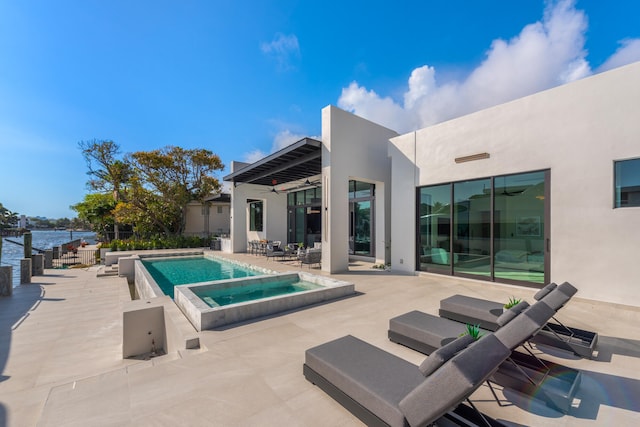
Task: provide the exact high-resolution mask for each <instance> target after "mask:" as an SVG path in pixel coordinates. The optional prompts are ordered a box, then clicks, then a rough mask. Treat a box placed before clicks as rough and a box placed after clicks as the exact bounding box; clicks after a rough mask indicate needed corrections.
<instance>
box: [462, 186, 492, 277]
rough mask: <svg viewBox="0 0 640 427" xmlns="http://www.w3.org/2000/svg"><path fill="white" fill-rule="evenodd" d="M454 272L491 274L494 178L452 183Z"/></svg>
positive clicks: (487, 275)
mask: <svg viewBox="0 0 640 427" xmlns="http://www.w3.org/2000/svg"><path fill="white" fill-rule="evenodd" d="M453 194H454V197H455V203H454V205H453V254H454V255H453V272H454V274H457V275H460V274H462V275H480V276H486V277H490V276H491V221H490V218H491V180H490V179H477V180H474V181H465V182H456V183H455V184H453Z"/></svg>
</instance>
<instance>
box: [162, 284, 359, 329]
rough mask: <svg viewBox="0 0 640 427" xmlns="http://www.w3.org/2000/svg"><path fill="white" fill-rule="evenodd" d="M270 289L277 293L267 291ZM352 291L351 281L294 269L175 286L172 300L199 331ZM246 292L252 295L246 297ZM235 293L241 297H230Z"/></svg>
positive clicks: (353, 288)
mask: <svg viewBox="0 0 640 427" xmlns="http://www.w3.org/2000/svg"><path fill="white" fill-rule="evenodd" d="M293 288H297V289H293ZM276 289H277V290H278V291H277V292H276ZM272 292H273V293H278V295H270V294H271V293H272ZM354 293H355V286H354V284H353V283H349V282H344V281H341V280H335V279H331V278H329V277H324V276H317V275H314V274H309V273H305V272H298V273H282V274H273V275H268V276H266V275H265V276H254V277H246V278H242V279H231V280H224V281H218V282H212V283H199V284H193V285H181V286H176V287H175V298H174V301H175V303H176V304H177V305H178V307H180V309H181V310H182V312H183V313H184V314H185V316H186V317H187V318H188V319H189V321H190V322H191V323H192V324H193V326H194V327H195V328H196V329H197V330H198V331H202V330H206V329H214V328H217V327H220V326H224V325H228V324H231V323H237V322H242V321H245V320H251V319H255V318H258V317H262V316H267V315H271V314H276V313H281V312H283V311H288V310H293V309H296V308H300V307H304V306H307V305H311V304H316V303H319V302H323V301H329V300H332V299H337V298H342V297H345V296H349V295H353V294H354ZM248 295H251V296H252V297H254V298H256V299H250V298H247V296H248ZM235 297H239V299H240V300H241V301H237V300H236V301H232V300H230V299H231V298H235ZM219 301H223V302H225V304H220V303H219Z"/></svg>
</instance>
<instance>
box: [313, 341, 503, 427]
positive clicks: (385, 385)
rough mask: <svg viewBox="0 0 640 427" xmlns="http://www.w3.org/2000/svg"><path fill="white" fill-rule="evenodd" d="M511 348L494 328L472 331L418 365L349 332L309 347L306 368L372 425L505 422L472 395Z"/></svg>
mask: <svg viewBox="0 0 640 427" xmlns="http://www.w3.org/2000/svg"><path fill="white" fill-rule="evenodd" d="M510 353H511V351H510V350H509V348H508V347H506V346H505V345H504V344H503V343H502V342H501V340H500V339H499V338H498V337H496V336H495V335H494V334H492V333H489V334H487V335H485V336H484V337H482V338H480V339H479V340H477V341H475V340H474V339H473V338H472V337H470V336H468V335H467V336H464V337H460V338H458V339H456V340H454V341H453V342H451V343H450V344H449V345H447V346H445V347H443V348H442V349H440V351H438V352H436V353H434V354H432V355H431V356H429V357H427V358H426V359H425V361H424V362H423V363H422V364H421V365H420V366H416V365H414V364H412V363H410V362H408V361H406V360H404V359H402V358H400V357H397V356H395V355H393V354H391V353H388V352H386V351H384V350H382V349H380V348H378V347H375V346H373V345H371V344H368V343H366V342H365V341H362V340H360V339H358V338H356V337H353V336H351V335H347V336H345V337H342V338H338V339H336V340H333V341H330V342H328V343H325V344H322V345H319V346H316V347H313V348H310V349H308V350H307V351H306V353H305V363H304V366H303V372H304V375H305V378H306V379H307V380H309V381H310V382H312V383H313V384H316V385H317V386H318V387H320V388H321V389H322V390H323V391H325V392H326V393H327V394H328V395H329V396H331V397H332V398H333V399H335V400H336V401H337V402H338V403H340V404H341V405H343V406H344V407H345V408H346V409H348V410H349V411H350V412H352V413H353V414H354V415H355V416H357V417H358V418H359V419H360V420H362V421H363V422H364V423H365V424H367V425H369V426H427V425H431V424H432V423H436V424H437V425H466V426H471V425H486V426H500V425H502V424H500V423H499V422H497V421H495V420H492V419H490V418H488V417H486V416H484V415H482V414H480V413H479V412H478V411H477V410H475V407H474V405H473V403H471V401H470V400H469V396H470V395H471V394H472V393H473V392H474V391H475V390H476V389H477V388H478V387H479V386H480V385H481V384H482V383H483V382H484V381H486V380H487V379H488V378H489V377H490V376H491V375H492V374H493V372H494V371H495V370H496V369H497V368H498V366H500V364H502V363H503V362H504V361H505V360H506V359H507V357H509V355H510ZM465 400H466V401H467V402H468V403H469V405H470V407H469V406H466V405H464V404H463V403H462V402H463V401H465Z"/></svg>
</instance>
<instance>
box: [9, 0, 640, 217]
mask: <svg viewBox="0 0 640 427" xmlns="http://www.w3.org/2000/svg"><path fill="white" fill-rule="evenodd" d="M638 16H640V2H637V1H635V0H628V1H617V0H612V1H606V2H605V1H600V0H583V1H580V0H577V1H554V2H545V1H532V0H531V1H512V0H486V1H482V2H479V1H472V0H468V1H461V0H449V1H446V2H442V1H438V2H436V1H398V2H389V1H372V0H367V1H348V0H340V1H333V0H324V1H322V2H320V1H304V0H299V1H295V0H282V1H277V2H276V1H251V2H238V1H226V0H201V1H179V2H178V1H147V0H140V1H133V2H132V1H118V0H114V1H109V2H106V1H97V0H96V1H64V0H58V1H55V2H50V1H45V0H38V1H36V0H22V1H9V0H0V156H1V157H0V203H3V205H4V206H5V207H6V208H8V209H10V210H12V211H16V212H18V213H20V214H26V215H29V216H36V215H40V216H47V217H50V218H60V217H73V216H75V213H74V212H73V211H72V210H71V209H69V206H70V205H72V204H75V203H77V202H80V201H82V199H83V197H84V194H85V193H86V192H87V190H86V186H85V183H86V181H87V178H88V177H87V175H86V165H85V163H84V160H83V158H82V156H81V154H80V150H79V149H78V142H79V141H83V140H92V139H94V138H96V139H111V140H113V141H115V142H116V143H118V144H119V145H120V146H121V148H122V151H123V152H125V153H126V152H134V151H139V150H152V149H156V148H161V147H164V146H167V145H178V146H182V147H185V148H196V147H204V148H207V149H210V150H212V151H213V152H215V153H217V154H218V155H219V156H220V157H221V158H222V161H223V162H224V163H225V165H230V164H231V161H232V160H240V161H250V160H256V159H257V158H260V157H261V156H264V155H267V154H269V153H271V152H273V151H274V150H277V149H279V148H282V147H283V146H285V145H287V144H289V143H292V142H294V141H296V140H298V139H300V138H302V137H304V136H319V135H320V133H321V122H320V110H321V109H322V108H323V107H325V106H327V105H329V104H332V105H337V106H339V107H341V108H344V109H346V110H348V111H351V112H354V113H356V114H358V115H361V116H363V117H366V118H368V119H370V120H373V121H376V122H379V123H381V124H383V125H385V126H387V127H390V128H392V129H394V130H396V131H398V132H400V133H403V132H408V131H411V130H413V129H416V128H421V127H424V126H428V125H429V124H432V123H436V122H439V121H443V120H447V119H449V118H452V117H456V116H459V115H462V114H466V113H469V112H471V111H474V110H477V109H481V108H486V107H488V106H490V105H495V104H497V103H501V102H505V101H508V100H511V99H515V98H518V97H521V96H525V95H528V94H530V93H534V92H538V91H540V90H544V89H547V88H550V87H553V86H557V85H560V84H564V83H567V82H570V81H572V80H576V79H579V78H583V77H586V76H588V75H591V74H594V73H598V72H601V71H604V70H606V69H609V68H614V67H616V66H620V65H623V64H627V63H630V62H635V61H638V60H640V25H638V22H639V21H638ZM228 172H229V171H228V170H225V171H224V172H223V173H221V174H220V176H219V178H222V176H224V175H226V174H227V173H228Z"/></svg>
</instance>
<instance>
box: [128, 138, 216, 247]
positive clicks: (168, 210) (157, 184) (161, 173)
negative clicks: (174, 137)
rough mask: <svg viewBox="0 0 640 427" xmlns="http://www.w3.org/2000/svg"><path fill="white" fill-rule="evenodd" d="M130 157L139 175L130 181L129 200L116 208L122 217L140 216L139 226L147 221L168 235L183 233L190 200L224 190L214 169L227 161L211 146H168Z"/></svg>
mask: <svg viewBox="0 0 640 427" xmlns="http://www.w3.org/2000/svg"><path fill="white" fill-rule="evenodd" d="M128 159H129V160H130V162H131V164H132V167H133V171H134V174H135V176H134V177H133V179H131V180H130V181H129V189H128V197H127V200H126V201H125V202H123V203H121V204H119V205H118V207H117V209H116V211H117V217H118V218H119V219H122V220H124V219H127V220H136V228H137V229H140V227H141V226H142V225H143V224H144V226H145V228H149V227H152V228H155V229H157V230H161V231H162V232H164V233H165V234H167V235H170V234H181V233H182V232H183V230H184V227H185V222H186V208H187V204H188V203H189V202H191V201H194V200H196V201H200V202H203V201H204V198H205V197H207V196H208V195H210V194H211V193H214V192H218V191H220V182H219V181H218V179H217V178H215V177H214V176H213V173H215V172H216V171H219V170H222V169H224V165H223V164H222V162H221V160H220V158H219V157H218V156H217V155H216V154H213V152H211V151H209V150H205V149H190V150H187V149H184V148H180V147H173V146H168V147H165V148H163V149H160V150H153V151H139V152H136V153H133V154H131V155H130V156H129V157H128ZM146 231H149V230H146Z"/></svg>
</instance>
